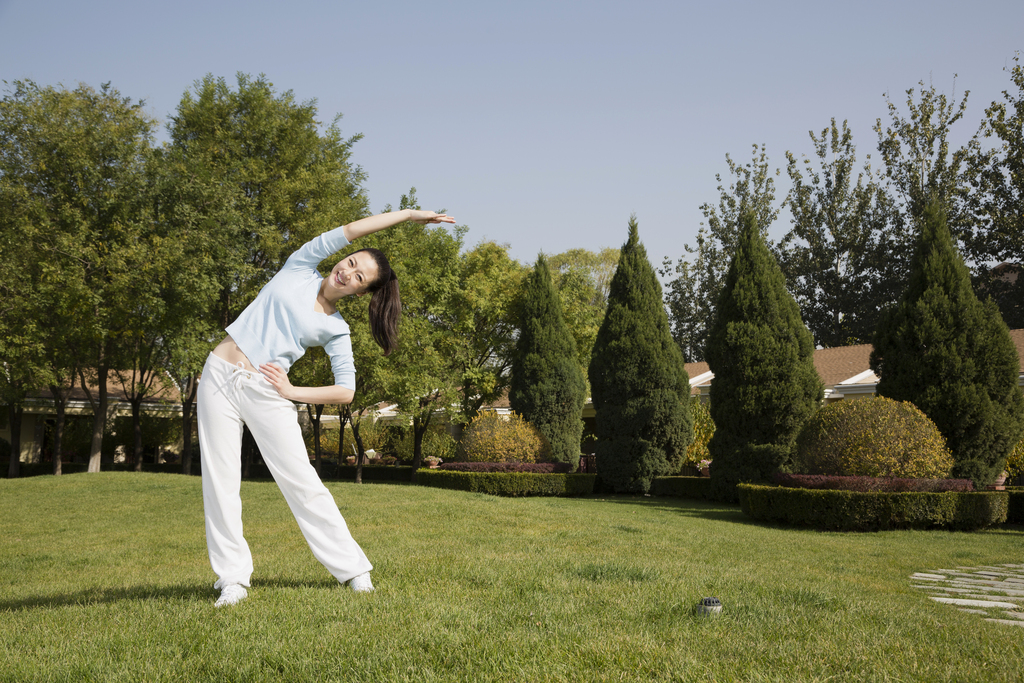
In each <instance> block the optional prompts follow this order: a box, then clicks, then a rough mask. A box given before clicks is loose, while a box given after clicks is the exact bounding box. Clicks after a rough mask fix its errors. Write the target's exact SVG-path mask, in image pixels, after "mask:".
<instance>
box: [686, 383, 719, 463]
mask: <svg viewBox="0 0 1024 683" xmlns="http://www.w3.org/2000/svg"><path fill="white" fill-rule="evenodd" d="M690 414H692V415H693V441H692V442H690V445H689V446H688V447H687V449H686V460H685V461H684V462H683V464H684V465H694V466H696V467H707V465H705V464H703V462H702V461H704V460H706V461H707V462H709V463H710V462H711V454H710V453H709V452H708V443H709V442H710V441H711V437H712V436H714V434H715V421H714V420H712V419H711V411H710V410H709V409H708V405H707V404H706V403H701V402H700V399H698V398H692V399H690Z"/></svg>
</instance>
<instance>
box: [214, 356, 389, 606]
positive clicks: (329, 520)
mask: <svg viewBox="0 0 1024 683" xmlns="http://www.w3.org/2000/svg"><path fill="white" fill-rule="evenodd" d="M196 410H197V413H198V416H199V448H200V451H201V456H202V466H203V508H204V510H205V513H206V545H207V548H208V549H209V551H210V564H211V565H212V566H213V571H214V572H215V573H216V574H217V577H218V580H217V583H215V584H214V587H215V588H218V589H220V588H223V587H224V586H226V585H228V584H232V583H239V584H242V585H243V586H248V585H249V578H250V576H251V575H252V555H251V554H250V552H249V545H248V544H247V543H246V542H245V538H244V537H243V536H242V499H241V497H240V496H239V489H240V486H241V481H242V461H241V452H242V425H243V424H245V425H247V426H248V427H249V431H250V432H252V435H253V437H254V438H255V439H256V443H257V444H258V445H259V447H260V453H261V454H262V455H263V461H264V462H265V463H266V464H267V467H268V468H269V469H270V473H271V474H272V475H274V480H275V481H276V482H277V485H278V487H280V489H281V492H282V493H283V494H284V497H285V500H286V501H288V506H289V507H290V508H291V510H292V514H293V515H295V520H296V521H297V522H298V523H299V529H300V530H301V531H302V534H303V535H304V536H305V537H306V542H307V543H309V547H310V549H311V550H312V551H313V556H314V557H316V559H318V560H319V561H320V562H321V563H323V565H324V566H325V567H327V570H328V571H330V572H331V574H333V575H334V576H335V578H337V579H338V581H341V582H342V583H344V582H346V581H348V580H349V579H351V578H353V577H355V576H359V575H360V574H363V573H364V572H368V571H370V570H371V569H372V568H373V567H372V566H371V565H370V561H369V560H367V559H366V555H365V554H364V553H363V550H362V548H360V547H359V545H358V544H357V543H356V542H355V540H354V539H353V538H352V534H350V533H349V530H348V526H347V525H346V524H345V520H344V519H343V518H342V516H341V512H339V511H338V506H337V504H336V503H335V502H334V498H333V497H332V496H331V492H330V491H328V490H327V487H325V486H324V485H323V482H321V481H320V477H319V476H318V475H317V473H316V470H315V469H314V468H313V466H312V465H310V464H309V456H308V455H307V453H306V445H305V444H304V443H303V441H302V431H301V429H300V428H299V423H298V409H297V407H296V406H295V404H294V403H292V402H291V401H289V400H287V399H285V398H282V396H281V395H280V394H278V393H277V390H276V389H275V388H274V387H273V386H272V385H271V384H270V383H269V382H268V381H267V380H266V379H265V378H264V377H263V376H262V375H261V374H260V373H258V372H251V371H247V370H244V369H242V368H240V367H235V366H234V365H231V363H229V362H227V361H226V360H224V359H223V358H220V357H218V356H215V355H213V354H212V353H211V354H210V357H209V358H207V359H206V366H205V367H204V368H203V375H202V380H201V381H200V382H199V393H198V396H197V401H196Z"/></svg>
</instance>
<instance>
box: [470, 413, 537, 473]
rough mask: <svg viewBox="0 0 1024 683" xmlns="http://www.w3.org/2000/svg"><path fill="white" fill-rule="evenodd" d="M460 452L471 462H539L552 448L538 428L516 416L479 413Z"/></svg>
mask: <svg viewBox="0 0 1024 683" xmlns="http://www.w3.org/2000/svg"><path fill="white" fill-rule="evenodd" d="M461 450H462V453H463V454H464V456H465V459H466V460H468V461H469V462H537V461H544V460H547V459H548V456H549V453H550V447H549V446H548V443H547V440H546V439H545V438H544V436H543V435H542V434H541V433H540V430H538V429H537V428H536V427H534V426H533V425H531V424H530V423H529V422H527V421H526V420H524V419H523V418H522V416H520V415H517V414H516V413H510V414H509V415H507V416H505V415H499V414H498V413H496V412H494V411H487V412H485V413H480V414H479V415H477V416H476V417H474V418H473V420H472V421H471V422H470V423H469V426H468V427H466V430H465V431H464V432H463V433H462V443H461Z"/></svg>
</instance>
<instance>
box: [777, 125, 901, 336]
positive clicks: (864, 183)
mask: <svg viewBox="0 0 1024 683" xmlns="http://www.w3.org/2000/svg"><path fill="white" fill-rule="evenodd" d="M810 137H811V142H812V143H813V145H814V157H815V159H814V161H815V163H814V164H812V160H811V159H808V158H804V159H803V163H800V162H799V160H798V158H797V157H796V155H794V154H793V153H792V152H787V153H786V157H787V159H788V166H787V172H788V174H789V178H790V181H791V182H792V186H791V189H790V191H789V196H788V205H789V209H790V212H791V214H792V217H793V227H792V229H791V230H790V231H789V233H787V234H786V236H785V237H784V238H783V239H782V241H781V242H780V243H779V249H778V256H779V261H780V265H781V266H782V270H783V272H784V273H785V274H786V279H787V283H788V285H789V290H790V291H791V292H792V293H793V296H794V298H795V299H796V301H797V303H798V304H799V306H800V310H801V312H802V315H803V320H804V322H805V323H806V324H807V326H808V328H810V330H811V333H812V334H813V335H814V341H815V343H816V344H817V345H818V346H822V347H825V348H829V347H833V346H844V345H847V344H866V343H868V342H869V341H870V339H871V336H872V335H873V334H874V330H875V327H876V326H877V323H878V311H879V310H880V309H881V308H882V307H883V306H885V305H887V304H889V303H893V302H895V301H896V299H897V298H898V297H899V294H900V292H901V291H902V283H903V281H904V279H905V275H906V269H907V268H908V267H909V261H910V254H911V252H910V250H909V245H910V244H911V240H910V239H909V237H908V236H907V235H906V234H905V233H906V230H905V228H904V226H905V221H903V219H902V216H901V215H900V213H899V212H898V211H897V210H896V207H895V206H894V204H893V202H892V200H891V199H890V197H889V195H888V194H887V193H886V191H885V188H884V187H882V186H880V185H879V183H878V181H877V179H876V177H875V175H874V173H873V171H872V169H871V166H870V164H869V163H865V164H864V167H863V168H862V169H861V170H858V169H857V156H856V149H855V147H854V144H853V133H852V132H851V131H850V129H849V128H848V127H847V125H846V122H845V121H844V122H843V124H842V129H841V130H840V128H839V127H838V126H836V122H835V119H833V120H832V125H831V126H830V127H829V128H825V129H824V130H822V131H821V133H820V134H819V135H815V134H814V132H813V131H812V132H811V133H810ZM869 159H870V157H869ZM901 269H902V270H901Z"/></svg>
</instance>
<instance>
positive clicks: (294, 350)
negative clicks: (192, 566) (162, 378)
mask: <svg viewBox="0 0 1024 683" xmlns="http://www.w3.org/2000/svg"><path fill="white" fill-rule="evenodd" d="M403 221H414V222H417V223H421V224H428V223H454V222H455V219H453V218H451V217H449V216H447V215H444V214H437V213H434V212H433V211H413V210H408V209H407V210H403V211H394V212H391V213H386V214H380V215H377V216H371V217H369V218H363V219H361V220H358V221H355V222H353V223H349V224H348V225H345V226H342V227H340V228H335V229H334V230H331V231H329V232H326V233H324V234H322V235H320V236H319V237H316V238H314V239H313V240H311V241H309V242H307V243H306V244H304V245H303V246H302V247H300V248H299V249H298V251H296V252H295V253H294V254H292V255H291V256H289V257H288V260H287V261H286V262H285V264H284V267H283V268H281V270H280V271H279V272H278V273H277V274H276V275H275V276H274V278H273V279H272V280H271V281H270V282H269V283H267V285H266V286H265V287H264V288H263V289H262V290H261V291H260V293H259V295H258V296H257V297H256V299H255V300H254V301H253V302H252V303H251V304H249V306H248V307H247V308H246V309H245V310H244V311H242V314H241V315H239V316H238V318H237V319H236V320H235V321H234V322H233V323H231V325H230V326H228V328H227V333H228V336H227V337H225V338H224V341H222V342H221V343H220V345H219V346H217V348H215V349H214V350H213V352H212V353H211V354H210V356H209V358H207V360H206V366H205V367H204V368H203V375H202V380H201V381H200V382H199V394H198V397H197V412H198V416H199V447H200V451H201V456H202V468H203V507H204V510H205V513H206V544H207V548H208V549H209V553H210V564H211V565H212V566H213V571H214V572H215V573H216V574H217V577H218V578H217V582H216V583H215V584H214V588H217V589H219V590H220V597H219V599H218V600H217V602H216V605H217V606H218V607H221V606H223V605H233V604H235V603H237V602H239V601H241V600H243V599H245V597H246V596H247V595H248V593H247V591H246V588H248V586H249V578H250V576H251V575H252V570H253V566H252V555H251V554H250V553H249V546H248V544H246V542H245V538H244V537H243V536H242V501H241V498H240V496H239V489H240V485H241V457H240V454H241V447H242V425H243V424H244V425H247V426H248V427H249V431H250V432H251V433H252V435H253V437H254V438H255V439H256V443H257V444H258V445H259V448H260V453H261V454H262V456H263V461H264V462H265V463H266V464H267V467H268V468H269V469H270V472H271V474H272V475H273V476H274V480H275V481H277V485H278V486H279V487H280V489H281V492H282V493H283V494H284V497H285V500H286V501H288V506H289V507H290V508H291V511H292V514H294V515H295V519H296V521H297V522H298V523H299V529H301V531H302V533H303V535H304V536H305V537H306V541H307V542H308V543H309V547H310V549H312V551H313V555H314V557H316V559H318V560H319V561H320V562H321V563H323V565H324V566H325V567H327V569H328V571H330V572H331V574H333V575H334V576H335V577H336V578H337V579H338V581H340V582H342V583H348V584H349V586H351V588H352V589H353V590H355V591H359V592H369V591H372V590H373V583H372V582H371V581H370V570H371V569H372V568H373V567H372V565H370V562H369V560H367V559H366V555H365V554H364V553H363V551H362V549H361V548H360V547H359V545H358V544H357V543H356V542H355V540H354V539H353V538H352V535H351V534H350V533H349V530H348V526H347V525H346V524H345V520H344V519H343V518H342V516H341V513H340V512H339V511H338V506H337V504H336V503H335V502H334V498H333V497H332V496H331V494H330V492H329V491H328V490H327V488H326V487H325V486H324V485H323V483H322V482H321V481H320V478H319V477H318V476H317V473H316V470H314V469H313V467H312V466H311V465H310V464H309V456H308V455H307V453H306V446H305V444H304V443H303V441H302V432H301V430H300V428H299V423H298V419H297V415H298V409H297V407H296V405H295V403H293V401H296V402H299V403H350V402H351V401H352V398H353V396H354V394H355V386H356V384H355V367H354V365H353V362H352V342H351V339H350V338H349V329H348V325H347V324H346V323H345V320H344V319H343V318H342V317H341V315H340V314H339V313H338V312H337V311H336V310H335V308H334V304H335V303H336V302H337V301H338V300H339V299H341V298H342V297H345V296H350V295H355V296H362V295H363V294H366V293H367V292H371V293H372V294H371V297H370V332H371V334H372V335H373V338H374V340H375V341H376V342H377V343H378V344H379V345H380V346H381V348H383V349H384V354H385V355H387V354H389V353H391V350H392V349H393V348H394V347H395V345H396V344H397V341H398V317H399V314H400V312H401V300H400V298H399V292H398V279H397V277H396V276H395V273H394V271H392V270H391V266H390V264H389V263H388V260H387V258H386V257H385V256H384V254H382V253H381V252H380V251H378V250H376V249H364V250H361V251H357V252H354V253H352V254H349V255H348V256H346V257H345V258H344V259H342V260H341V261H339V262H338V264H337V265H336V266H334V268H333V269H332V270H331V273H330V275H328V276H327V277H322V276H321V275H320V274H319V272H317V265H318V264H319V263H320V262H321V261H323V260H324V259H325V258H327V257H328V256H330V255H331V254H333V253H335V252H337V251H339V250H340V249H343V248H344V247H346V246H348V245H349V244H350V243H351V242H353V241H354V240H356V239H358V238H359V237H362V236H363V235H368V234H370V233H372V232H377V231H378V230H383V229H385V228H389V227H391V226H393V225H396V224H398V223H401V222H403ZM310 346H322V347H323V348H324V350H325V351H326V352H327V355H328V356H329V357H330V359H331V368H332V370H333V372H334V384H333V385H332V386H325V387H295V386H292V385H291V383H290V382H289V381H288V369H289V368H290V367H291V365H292V363H294V362H295V361H296V360H298V359H299V358H301V357H302V355H303V354H304V353H305V351H306V349H307V348H309V347H310Z"/></svg>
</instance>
